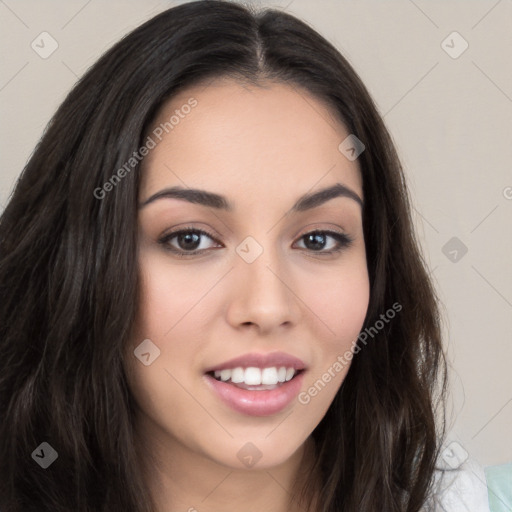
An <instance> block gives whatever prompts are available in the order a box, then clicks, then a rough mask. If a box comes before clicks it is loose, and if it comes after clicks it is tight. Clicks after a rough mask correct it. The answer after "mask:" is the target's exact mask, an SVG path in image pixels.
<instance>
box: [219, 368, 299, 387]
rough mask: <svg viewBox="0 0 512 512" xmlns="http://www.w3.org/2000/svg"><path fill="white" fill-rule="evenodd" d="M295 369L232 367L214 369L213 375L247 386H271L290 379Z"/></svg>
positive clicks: (222, 379) (225, 380)
mask: <svg viewBox="0 0 512 512" xmlns="http://www.w3.org/2000/svg"><path fill="white" fill-rule="evenodd" d="M296 373H297V371H296V370H295V369H294V368H286V367H285V366H281V367H279V368H276V367H275V366H271V367H269V368H263V369H260V368H255V367H249V368H245V369H244V368H242V367H241V366H239V367H237V368H232V369H228V370H215V372H214V375H215V378H216V379H217V380H219V379H220V380H221V381H223V382H227V381H231V382H232V383H233V384H246V385H248V386H259V385H264V386H273V385H275V384H277V383H283V382H288V381H289V380H291V379H292V378H293V377H294V376H295V374H296Z"/></svg>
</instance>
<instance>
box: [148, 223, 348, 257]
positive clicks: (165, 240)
mask: <svg viewBox="0 0 512 512" xmlns="http://www.w3.org/2000/svg"><path fill="white" fill-rule="evenodd" d="M187 233H195V234H198V235H205V236H207V237H209V238H211V239H212V240H213V241H214V242H216V243H218V244H220V242H219V241H218V240H217V239H216V237H215V236H214V235H213V234H211V233H209V232H208V231H205V230H203V229H198V228H192V227H187V228H182V229H180V230H176V231H173V232H171V233H167V234H166V235H164V236H162V237H161V238H160V239H159V240H158V243H159V244H161V245H164V246H165V249H166V250H168V251H170V252H172V253H173V254H174V255H175V256H177V257H178V258H187V257H189V258H190V257H195V256H198V255H200V254H203V253H204V252H205V251H208V250H210V249H202V250H199V251H198V250H197V249H194V250H193V251H180V250H178V249H176V248H174V247H171V246H170V245H169V242H170V241H171V240H172V239H173V238H176V237H177V236H178V235H182V234H187ZM308 235H328V236H330V237H332V238H334V239H335V240H336V241H337V242H338V247H337V248H336V249H331V250H330V251H313V250H308V249H304V250H306V251H308V252H312V253H314V254H318V255H320V256H324V255H325V256H328V255H331V254H335V253H338V252H341V251H342V250H343V249H346V248H348V247H350V246H351V245H352V243H353V242H354V240H353V238H351V237H350V236H348V235H346V234H344V233H338V232H337V231H331V230H325V229H324V230H320V229H315V230H313V231H308V232H307V233H304V234H303V235H301V236H300V237H299V240H302V239H304V238H305V237H306V236H308Z"/></svg>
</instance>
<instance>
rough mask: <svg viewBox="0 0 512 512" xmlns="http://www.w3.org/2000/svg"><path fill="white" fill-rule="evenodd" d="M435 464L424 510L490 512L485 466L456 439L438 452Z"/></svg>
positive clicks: (430, 511) (431, 511)
mask: <svg viewBox="0 0 512 512" xmlns="http://www.w3.org/2000/svg"><path fill="white" fill-rule="evenodd" d="M438 467H439V469H438V470H437V471H436V473H435V484H434V502H433V503H432V502H431V503H430V504H429V505H427V508H425V509H424V510H425V512H491V511H490V508H489V496H488V494H487V480H486V478H485V472H484V469H483V467H482V466H480V464H478V463H477V462H476V461H475V460H474V459H471V458H470V457H469V455H468V453H467V452H466V450H464V448H463V447H462V446H461V445H460V444H459V443H457V441H453V442H451V443H450V444H449V445H448V446H447V447H446V448H445V449H444V450H443V451H442V452H441V457H440V460H439V464H438Z"/></svg>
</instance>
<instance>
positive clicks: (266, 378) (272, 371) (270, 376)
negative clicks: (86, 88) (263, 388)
mask: <svg viewBox="0 0 512 512" xmlns="http://www.w3.org/2000/svg"><path fill="white" fill-rule="evenodd" d="M278 382H279V379H278V378H277V369H276V368H264V369H263V371H262V372H261V383H262V384H267V385H272V384H277V383H278Z"/></svg>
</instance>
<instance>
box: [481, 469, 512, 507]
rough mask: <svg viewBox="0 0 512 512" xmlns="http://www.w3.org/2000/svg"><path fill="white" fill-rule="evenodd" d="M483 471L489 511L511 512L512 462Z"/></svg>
mask: <svg viewBox="0 0 512 512" xmlns="http://www.w3.org/2000/svg"><path fill="white" fill-rule="evenodd" d="M484 471H485V478H486V480H487V493H488V496H489V508H490V509H491V512H512V462H509V463H507V464H502V465H500V466H488V467H486V468H484Z"/></svg>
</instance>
